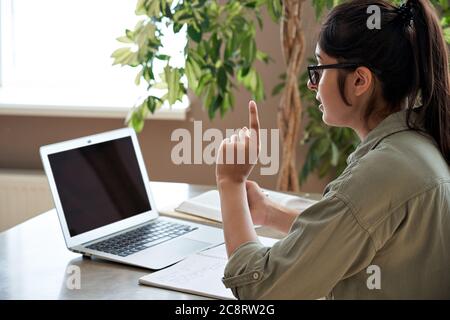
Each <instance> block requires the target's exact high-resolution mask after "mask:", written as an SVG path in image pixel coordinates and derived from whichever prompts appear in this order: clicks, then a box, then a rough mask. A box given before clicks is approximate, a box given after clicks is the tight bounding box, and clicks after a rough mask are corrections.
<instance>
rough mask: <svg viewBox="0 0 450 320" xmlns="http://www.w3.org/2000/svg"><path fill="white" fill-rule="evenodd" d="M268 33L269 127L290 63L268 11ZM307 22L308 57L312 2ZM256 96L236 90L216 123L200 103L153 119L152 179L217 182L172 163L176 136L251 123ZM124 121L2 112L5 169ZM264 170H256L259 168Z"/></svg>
mask: <svg viewBox="0 0 450 320" xmlns="http://www.w3.org/2000/svg"><path fill="white" fill-rule="evenodd" d="M264 20H265V25H264V30H263V32H259V33H258V34H257V44H258V48H260V49H261V50H263V51H266V52H268V53H269V54H270V56H271V57H272V58H273V59H274V60H275V62H274V63H271V64H269V65H268V66H266V65H259V66H258V69H259V71H260V73H261V76H262V78H263V79H264V85H265V89H266V93H267V96H268V97H267V100H266V101H265V102H263V103H260V104H259V110H260V120H261V125H262V127H263V128H276V127H277V122H276V112H277V106H278V101H279V96H277V97H271V96H270V92H271V90H272V88H273V87H274V86H275V85H276V84H277V83H278V79H277V78H278V75H279V74H280V73H282V72H283V70H284V69H285V65H284V62H283V58H282V54H281V49H280V34H279V27H278V26H277V25H275V24H274V23H273V22H272V21H271V20H270V19H269V18H267V16H265V19H264ZM303 25H304V28H305V34H306V36H307V44H308V47H307V53H308V54H307V56H311V55H312V54H313V50H314V46H315V41H316V35H317V29H318V25H317V23H316V22H315V19H314V11H313V9H312V8H311V6H310V4H309V2H308V3H307V5H306V7H305V10H304V13H303ZM249 98H250V96H249V95H248V94H247V93H246V92H245V90H244V89H242V88H241V89H240V90H239V92H237V93H236V105H235V108H234V111H233V112H229V113H228V114H227V115H226V116H225V117H224V118H223V119H219V117H218V118H217V119H215V120H214V121H212V122H210V121H209V120H208V117H207V114H206V112H204V111H203V110H202V108H201V107H200V106H198V105H197V106H194V107H193V109H192V111H191V112H190V114H189V120H187V121H168V120H148V121H147V122H146V125H145V128H144V130H143V132H142V133H140V134H139V140H140V144H141V147H142V150H143V154H144V159H145V162H146V164H147V167H148V172H149V175H150V178H151V179H153V180H157V181H179V182H190V183H198V184H210V185H211V184H214V183H215V179H214V167H213V166H208V165H181V166H176V165H174V164H173V163H172V161H171V158H170V154H171V149H172V147H173V146H174V145H175V144H176V143H175V142H171V141H170V135H171V133H172V131H173V130H175V129H177V128H186V129H188V130H190V131H191V132H192V131H193V122H192V120H202V121H204V123H203V130H205V129H207V128H210V127H215V128H219V129H221V130H224V129H225V128H239V127H242V126H244V125H247V121H248V120H247V119H248V116H247V103H248V100H249ZM122 126H123V119H98V118H73V117H70V118H69V117H67V118H63V117H31V116H0V168H8V169H41V168H42V166H41V161H40V158H39V152H38V150H39V146H41V145H45V144H49V143H53V142H57V141H61V140H65V139H71V138H76V137H79V136H83V135H89V134H93V133H98V132H102V131H107V130H111V129H116V128H119V127H122ZM305 151H306V150H305V149H304V148H299V150H298V167H299V168H301V166H302V165H303V158H304V154H305ZM256 172H259V170H255V173H256ZM252 178H253V179H255V180H257V181H258V182H260V183H261V184H262V185H263V186H264V187H267V188H274V187H275V183H276V176H258V175H256V174H252ZM325 184H326V181H318V179H317V178H315V177H313V178H311V179H309V181H307V183H306V184H305V185H304V186H303V187H302V191H307V192H321V191H322V190H323V187H324V185H325Z"/></svg>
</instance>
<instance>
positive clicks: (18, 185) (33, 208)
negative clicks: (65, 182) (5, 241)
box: [0, 170, 53, 232]
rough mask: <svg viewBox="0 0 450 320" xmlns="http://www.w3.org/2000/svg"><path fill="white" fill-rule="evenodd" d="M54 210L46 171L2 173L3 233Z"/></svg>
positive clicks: (0, 220)
mask: <svg viewBox="0 0 450 320" xmlns="http://www.w3.org/2000/svg"><path fill="white" fill-rule="evenodd" d="M51 208H53V200H52V197H51V194H50V188H49V186H48V182H47V177H46V176H45V174H44V172H43V171H34V170H0V232H1V231H4V230H6V229H9V228H11V227H13V226H15V225H17V224H19V223H21V222H24V221H26V220H28V219H30V218H32V217H34V216H36V215H38V214H40V213H43V212H45V211H48V210H50V209H51Z"/></svg>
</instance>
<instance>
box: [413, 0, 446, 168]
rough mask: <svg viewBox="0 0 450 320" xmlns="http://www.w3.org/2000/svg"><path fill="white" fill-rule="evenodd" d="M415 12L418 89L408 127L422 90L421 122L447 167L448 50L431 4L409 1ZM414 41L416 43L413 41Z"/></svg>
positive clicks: (414, 36)
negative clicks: (434, 142)
mask: <svg viewBox="0 0 450 320" xmlns="http://www.w3.org/2000/svg"><path fill="white" fill-rule="evenodd" d="M406 6H409V7H410V8H412V12H413V21H414V29H415V32H412V33H411V35H412V36H411V37H412V39H410V41H411V45H412V47H413V55H414V62H415V63H414V67H415V75H416V76H415V77H414V78H415V82H416V83H415V84H416V85H415V86H414V89H413V91H412V92H411V93H410V94H409V96H408V104H409V108H408V111H407V119H408V120H407V122H408V126H409V127H412V124H411V123H410V115H411V111H412V107H413V106H414V103H415V101H416V99H417V96H418V93H419V90H420V95H421V100H422V108H421V109H422V110H421V119H422V121H423V126H424V128H425V130H426V131H427V133H428V134H430V135H431V136H432V137H433V139H434V140H435V141H436V143H437V146H438V147H439V149H440V151H441V153H442V155H443V156H444V159H445V160H446V162H447V164H449V163H450V109H449V108H450V107H449V92H450V87H449V65H448V63H449V61H448V48H447V44H446V42H445V40H444V36H443V31H442V28H441V26H440V23H439V19H438V16H437V14H436V12H435V10H434V8H433V7H432V5H431V4H430V1H428V0H408V2H407V3H406ZM414 38H415V39H414Z"/></svg>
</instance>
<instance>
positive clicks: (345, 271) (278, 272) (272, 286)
mask: <svg viewBox="0 0 450 320" xmlns="http://www.w3.org/2000/svg"><path fill="white" fill-rule="evenodd" d="M374 256H375V247H374V245H373V242H372V239H371V237H370V235H369V233H368V232H367V231H366V230H365V229H363V228H362V227H361V225H360V224H359V223H358V221H357V219H356V217H355V215H354V213H353V212H352V207H351V206H350V205H348V204H347V203H346V202H345V200H344V199H341V198H339V197H338V196H337V195H333V196H329V197H326V198H323V199H322V200H321V201H319V202H317V203H316V204H314V205H313V206H311V207H309V208H308V209H306V210H305V211H303V212H302V213H301V214H300V215H299V216H298V217H297V218H296V220H295V221H294V223H293V225H292V227H291V230H290V231H289V233H288V235H287V236H286V237H285V238H283V239H282V240H279V241H278V242H276V243H275V244H274V245H273V247H271V248H268V247H264V246H263V245H262V244H261V243H259V242H247V243H245V244H243V245H241V246H240V247H238V248H237V249H236V250H235V251H234V252H233V254H232V255H231V257H230V259H229V260H228V263H227V265H226V268H225V272H224V277H223V279H222V281H223V283H224V285H225V286H226V287H227V288H230V289H231V290H232V292H233V294H234V295H235V296H236V298H238V299H318V298H321V297H325V296H327V295H328V294H329V293H330V292H331V291H332V289H333V288H334V286H335V285H336V284H337V283H338V282H339V281H340V280H342V279H345V278H347V277H350V276H351V275H353V274H356V273H358V272H359V271H361V270H362V269H364V268H366V267H367V266H368V265H370V262H371V261H372V259H373V257H374Z"/></svg>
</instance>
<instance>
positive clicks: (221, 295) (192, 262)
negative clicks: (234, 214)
mask: <svg viewBox="0 0 450 320" xmlns="http://www.w3.org/2000/svg"><path fill="white" fill-rule="evenodd" d="M259 240H260V241H261V243H262V244H263V245H265V246H268V247H271V246H272V245H273V244H274V243H275V242H276V241H277V239H273V238H267V237H259ZM227 261H228V258H227V253H226V249H225V244H221V245H219V246H216V247H213V248H211V249H207V250H205V251H202V252H198V253H195V254H192V255H190V256H188V257H187V258H186V259H184V260H182V261H180V262H178V263H177V264H175V265H173V266H171V267H168V268H166V269H163V270H160V271H157V272H153V273H151V274H149V275H146V276H144V277H142V278H140V279H139V283H140V284H143V285H148V286H154V287H160V288H164V289H170V290H175V291H180V292H186V293H190V294H195V295H200V296H204V297H210V298H215V299H226V300H232V299H236V298H235V297H234V296H233V293H232V292H231V290H230V289H227V288H225V286H224V284H223V283H222V277H223V274H224V270H225V266H226V264H227Z"/></svg>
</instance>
